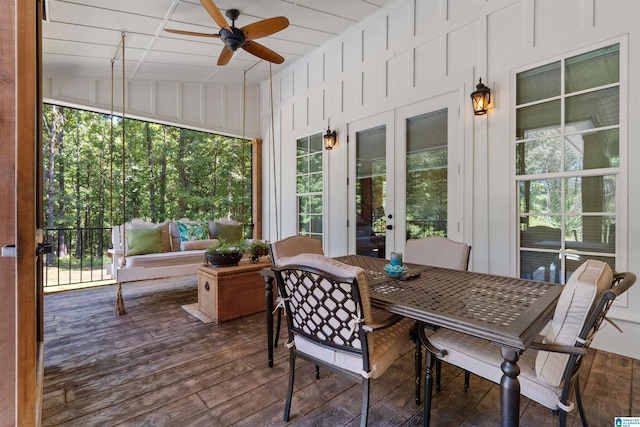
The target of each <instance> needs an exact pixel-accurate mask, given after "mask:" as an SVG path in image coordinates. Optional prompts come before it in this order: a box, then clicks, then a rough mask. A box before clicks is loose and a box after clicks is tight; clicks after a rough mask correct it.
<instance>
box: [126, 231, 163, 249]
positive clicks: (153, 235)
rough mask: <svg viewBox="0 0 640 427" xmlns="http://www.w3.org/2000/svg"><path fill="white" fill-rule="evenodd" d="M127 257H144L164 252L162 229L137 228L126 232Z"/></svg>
mask: <svg viewBox="0 0 640 427" xmlns="http://www.w3.org/2000/svg"><path fill="white" fill-rule="evenodd" d="M125 233H126V236H127V245H128V249H127V255H144V254H155V253H159V252H164V246H163V245H162V230H161V229H160V228H136V229H132V230H126V232H125Z"/></svg>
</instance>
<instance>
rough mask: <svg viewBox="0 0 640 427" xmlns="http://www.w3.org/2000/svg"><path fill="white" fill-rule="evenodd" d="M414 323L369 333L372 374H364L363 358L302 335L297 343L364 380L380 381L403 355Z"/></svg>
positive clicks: (408, 322)
mask: <svg viewBox="0 0 640 427" xmlns="http://www.w3.org/2000/svg"><path fill="white" fill-rule="evenodd" d="M414 324H415V321H414V320H413V319H408V318H404V319H402V320H400V321H399V322H398V323H396V324H394V325H393V326H390V327H388V328H384V329H379V330H375V331H373V332H369V333H368V336H367V339H368V341H369V369H370V373H366V372H363V370H362V357H361V356H358V355H355V354H351V353H347V352H344V351H339V350H330V349H327V347H323V346H320V345H318V344H316V343H314V342H312V341H310V340H308V339H306V338H304V337H301V336H296V337H295V339H294V342H295V346H296V349H297V350H299V351H301V352H303V353H306V354H309V355H311V356H313V357H315V358H316V359H320V360H322V361H324V362H327V363H331V364H332V365H335V366H338V367H340V368H342V369H346V370H348V371H351V372H356V373H358V374H361V375H362V376H364V377H369V378H378V377H379V376H380V375H382V374H383V373H384V372H385V371H386V370H387V368H388V367H389V366H391V364H392V363H393V362H394V361H395V360H396V359H397V358H398V357H399V356H400V355H402V352H403V351H404V349H405V348H406V345H407V342H409V340H410V337H409V331H410V330H411V328H412V327H413V325H414Z"/></svg>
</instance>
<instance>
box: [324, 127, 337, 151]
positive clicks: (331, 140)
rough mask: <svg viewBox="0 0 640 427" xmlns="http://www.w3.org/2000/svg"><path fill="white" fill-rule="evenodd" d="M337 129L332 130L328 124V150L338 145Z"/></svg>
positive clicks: (326, 147) (326, 142)
mask: <svg viewBox="0 0 640 427" xmlns="http://www.w3.org/2000/svg"><path fill="white" fill-rule="evenodd" d="M336 142H337V140H336V131H335V130H334V131H332V130H331V128H330V127H329V125H327V133H325V134H324V148H325V149H327V150H333V147H335V146H336Z"/></svg>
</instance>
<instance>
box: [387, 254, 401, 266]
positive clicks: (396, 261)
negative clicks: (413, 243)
mask: <svg viewBox="0 0 640 427" xmlns="http://www.w3.org/2000/svg"><path fill="white" fill-rule="evenodd" d="M390 261H391V265H393V266H396V265H402V252H391V258H390Z"/></svg>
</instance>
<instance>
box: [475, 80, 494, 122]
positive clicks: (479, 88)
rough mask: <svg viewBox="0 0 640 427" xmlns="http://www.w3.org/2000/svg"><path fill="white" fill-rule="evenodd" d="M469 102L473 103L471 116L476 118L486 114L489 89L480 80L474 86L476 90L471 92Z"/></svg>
mask: <svg viewBox="0 0 640 427" xmlns="http://www.w3.org/2000/svg"><path fill="white" fill-rule="evenodd" d="M471 101H472V102H473V114H475V115H476V116H482V115H483V114H487V108H489V103H490V102H491V89H489V88H488V87H486V86H485V85H484V84H483V83H482V78H480V81H479V83H478V84H477V85H476V90H475V91H473V92H471Z"/></svg>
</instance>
